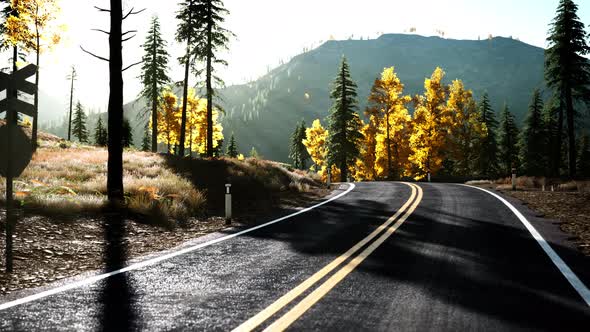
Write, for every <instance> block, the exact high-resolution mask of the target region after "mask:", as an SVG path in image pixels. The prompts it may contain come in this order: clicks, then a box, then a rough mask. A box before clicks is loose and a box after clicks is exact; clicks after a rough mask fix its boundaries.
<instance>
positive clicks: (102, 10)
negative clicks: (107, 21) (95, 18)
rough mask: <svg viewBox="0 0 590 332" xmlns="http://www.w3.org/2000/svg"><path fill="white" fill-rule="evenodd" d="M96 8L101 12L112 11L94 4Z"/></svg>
mask: <svg viewBox="0 0 590 332" xmlns="http://www.w3.org/2000/svg"><path fill="white" fill-rule="evenodd" d="M94 8H96V9H98V11H99V12H108V13H110V12H111V11H110V10H109V9H104V8H100V7H97V6H94Z"/></svg>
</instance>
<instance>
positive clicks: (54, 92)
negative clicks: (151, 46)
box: [31, 0, 590, 111]
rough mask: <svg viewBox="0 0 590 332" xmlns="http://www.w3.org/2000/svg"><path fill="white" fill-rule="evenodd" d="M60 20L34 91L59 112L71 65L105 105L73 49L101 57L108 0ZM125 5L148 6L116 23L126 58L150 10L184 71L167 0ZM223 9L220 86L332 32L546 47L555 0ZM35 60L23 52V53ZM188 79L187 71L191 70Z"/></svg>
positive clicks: (261, 3) (96, 70)
mask: <svg viewBox="0 0 590 332" xmlns="http://www.w3.org/2000/svg"><path fill="white" fill-rule="evenodd" d="M58 1H59V3H60V5H61V8H62V10H61V13H60V16H59V23H60V24H64V25H66V26H67V27H66V30H65V31H64V32H63V39H62V42H61V44H60V45H59V47H56V48H55V49H54V50H53V51H51V52H46V53H44V54H42V58H41V74H40V75H41V76H40V79H41V83H40V89H41V90H43V91H44V92H46V93H47V94H49V95H50V96H52V97H53V98H54V99H56V100H57V101H60V102H61V101H63V105H64V111H65V109H66V105H67V104H68V101H69V81H68V80H67V79H66V76H67V75H68V73H69V71H70V68H71V66H75V67H76V68H77V71H78V76H79V79H78V82H77V83H76V87H77V88H76V92H75V96H74V98H75V100H80V102H81V103H82V104H83V105H85V106H86V107H87V109H94V110H101V111H104V110H106V105H107V102H108V64H107V63H106V62H103V61H100V60H97V59H95V58H93V57H91V56H89V55H87V54H85V53H83V52H82V51H81V50H80V46H83V47H84V48H85V49H87V50H89V51H92V52H94V53H96V54H99V55H102V56H105V57H106V56H108V44H107V36H106V35H104V34H102V33H99V32H95V31H92V30H91V29H94V28H100V29H105V30H108V23H109V21H108V15H107V14H105V13H99V12H98V11H97V10H96V9H95V8H94V6H99V7H103V8H108V6H109V2H108V1H106V0H58ZM123 3H124V8H126V9H130V8H132V7H135V8H136V9H143V8H145V9H146V10H145V11H144V12H143V13H141V14H140V15H135V16H131V17H130V19H128V20H126V21H125V23H124V30H125V29H126V30H138V34H137V37H135V38H134V39H132V40H131V41H129V42H126V43H125V44H124V48H123V58H124V66H125V65H126V64H131V63H134V62H137V61H139V60H140V59H141V56H142V54H143V50H142V48H141V45H142V43H143V42H144V40H145V33H146V32H147V30H148V28H149V22H150V19H151V17H152V16H153V15H158V16H159V17H160V19H161V24H162V34H163V37H164V39H166V40H167V41H168V43H169V50H168V51H169V53H170V54H171V55H172V57H171V61H170V71H169V74H170V76H171V78H172V80H173V81H180V80H182V78H183V68H182V66H181V65H180V64H179V63H178V61H177V58H178V57H179V56H180V55H181V54H182V52H183V49H184V47H183V46H182V45H179V44H178V43H176V42H175V41H174V35H175V31H176V26H177V24H178V22H177V20H176V18H175V12H176V11H177V9H178V1H175V0H124V1H123ZM224 3H225V6H226V8H227V9H228V10H229V11H230V15H229V16H228V17H227V18H226V24H225V27H226V28H228V29H229V30H231V31H233V32H234V33H235V34H236V35H237V37H236V38H234V39H232V41H231V44H230V45H229V47H230V49H229V51H228V52H227V53H226V54H224V56H223V57H224V58H225V59H226V60H227V61H228V62H229V66H228V67H227V68H224V69H222V70H221V71H220V76H221V77H222V78H223V79H224V80H225V82H226V84H227V85H231V84H240V83H245V82H247V81H249V80H252V79H256V78H258V77H260V76H261V75H264V74H265V73H266V72H267V70H268V68H274V67H276V66H277V65H278V64H279V62H280V61H281V60H284V61H288V60H289V59H290V58H291V57H293V56H295V55H297V54H299V53H301V51H302V50H303V48H304V47H306V48H310V47H317V46H319V45H320V44H321V42H323V41H325V40H328V39H330V38H331V37H333V38H335V39H337V40H338V39H348V38H350V37H352V38H353V39H359V38H360V37H363V38H365V39H366V38H367V37H369V38H377V37H378V36H379V35H380V34H382V33H405V32H407V31H409V29H410V28H412V27H414V28H416V32H415V33H417V34H420V35H425V36H432V35H437V31H444V32H445V38H452V39H478V37H481V38H482V39H483V38H487V37H488V35H490V34H491V35H492V36H504V37H509V36H512V37H513V38H518V39H520V40H521V41H523V42H525V43H528V44H532V45H535V46H539V47H546V42H545V39H546V35H547V31H548V25H549V23H550V22H551V20H552V18H553V17H554V15H555V9H556V7H557V4H558V0H518V1H516V0H487V1H484V0H447V1H441V0H412V1H407V0H405V1H399V0H384V1H381V0H364V1H360V2H359V1H355V0H290V1H286V0H280V1H279V0H247V1H246V0H225V1H224ZM576 3H577V4H578V6H579V11H578V16H579V17H580V18H581V20H582V22H584V23H585V24H590V1H587V0H577V1H576ZM32 60H33V58H32V57H31V61H32ZM139 75H140V68H139V66H136V67H134V68H132V69H130V70H128V71H126V72H125V73H124V81H125V90H124V92H125V102H130V101H132V100H134V99H135V98H136V97H137V95H138V94H139V92H140V91H141V83H140V80H139V79H138V76H139ZM189 83H190V84H191V85H192V84H194V83H195V78H194V77H193V78H191V79H190V82H189Z"/></svg>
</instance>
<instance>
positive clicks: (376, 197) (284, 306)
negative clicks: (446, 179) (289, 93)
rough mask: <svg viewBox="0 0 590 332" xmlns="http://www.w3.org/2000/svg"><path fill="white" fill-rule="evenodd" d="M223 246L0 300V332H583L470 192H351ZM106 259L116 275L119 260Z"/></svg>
mask: <svg viewBox="0 0 590 332" xmlns="http://www.w3.org/2000/svg"><path fill="white" fill-rule="evenodd" d="M342 187H343V188H345V187H346V185H343V186H342ZM339 192H342V190H340V191H339ZM335 194H338V192H337V193H335ZM515 205H516V204H515ZM516 207H517V208H518V209H519V210H520V211H521V212H522V213H523V214H524V216H525V217H526V218H527V219H528V220H530V221H531V223H532V224H533V225H534V226H535V227H536V228H537V230H538V231H539V232H540V233H541V235H542V236H543V237H544V238H545V239H546V240H547V242H548V243H549V244H550V245H551V247H552V248H553V249H554V250H555V252H556V253H557V254H558V255H559V256H560V257H561V258H563V260H564V261H565V262H566V263H567V265H568V267H570V268H571V269H572V271H573V272H574V273H575V274H576V276H577V277H579V279H580V280H581V281H582V282H583V283H585V284H586V285H590V284H589V281H590V275H589V274H590V271H589V270H590V268H588V266H590V265H588V260H587V259H585V258H583V257H582V256H581V255H580V254H579V253H577V252H576V251H575V250H573V249H572V248H571V245H569V244H568V243H567V242H566V241H565V240H566V239H565V237H564V236H563V235H562V234H561V233H559V232H558V231H557V228H556V226H555V225H553V224H551V223H550V222H546V221H541V222H540V220H538V219H537V218H536V217H535V216H534V215H532V214H531V212H530V211H528V209H526V208H525V207H522V206H519V205H516ZM237 231H239V230H237ZM231 232H234V233H235V232H236V230H234V231H230V233H231ZM107 235H108V234H107ZM225 235H227V234H212V235H210V236H207V237H204V238H201V239H198V240H196V241H194V242H192V243H190V244H189V245H187V247H189V248H190V246H195V245H197V246H203V247H202V248H199V249H197V250H193V251H189V252H187V253H184V254H182V255H178V256H175V257H171V258H169V259H166V260H162V261H159V262H156V263H154V264H151V265H146V266H140V267H139V268H138V269H132V270H130V271H127V272H124V273H118V274H115V275H113V276H110V277H108V278H105V279H102V280H99V281H97V282H93V283H89V284H87V285H83V286H80V287H74V288H72V289H67V290H63V289H58V291H56V293H55V294H53V295H49V296H44V297H40V298H38V299H34V300H31V301H28V302H25V303H21V304H18V305H13V306H10V307H8V308H3V309H2V303H1V301H0V330H9V331H44V330H71V331H81V330H108V331H116V330H207V331H210V330H224V331H225V330H232V329H235V328H238V330H249V329H250V328H255V329H256V330H262V329H265V328H269V329H281V328H288V329H291V330H330V331H332V330H336V331H338V330H339V331H360V330H372V331H373V330H376V331H474V330H477V331H519V330H535V331H538V330H558V331H588V330H590V307H589V306H588V304H587V303H585V302H584V299H583V298H582V296H581V295H580V294H579V293H578V291H576V290H575V289H574V287H572V285H571V284H570V283H569V282H568V281H567V279H566V277H564V275H563V274H562V272H560V270H558V268H556V266H555V265H554V263H553V262H552V260H551V259H550V258H549V256H548V255H547V254H546V253H545V252H544V251H543V250H542V249H541V246H540V245H539V244H538V243H537V241H536V240H535V239H534V238H533V237H532V236H531V234H530V233H529V231H528V230H527V229H526V228H525V226H523V223H522V222H521V221H520V220H519V219H518V218H517V217H516V215H515V214H514V213H513V212H512V211H511V210H510V209H509V208H508V207H507V206H506V205H504V204H503V203H502V202H500V201H499V200H498V199H497V198H495V197H493V196H491V195H490V194H488V193H485V192H483V191H480V190H478V189H474V188H469V187H465V186H459V185H453V184H424V183H421V184H419V186H415V185H408V184H403V183H385V182H376V183H358V184H356V187H355V188H354V190H352V191H351V192H349V193H348V194H346V195H344V196H342V197H340V198H338V199H336V200H334V201H332V202H329V203H327V204H325V205H322V206H320V207H318V208H315V209H313V210H310V211H308V212H305V213H302V214H299V215H297V216H294V217H292V218H289V219H286V220H283V221H281V222H277V223H275V224H273V225H270V226H267V227H263V228H260V229H257V230H255V231H252V232H248V233H245V234H242V235H240V236H236V237H233V238H230V239H227V240H223V241H219V239H221V238H222V237H223V236H225ZM216 239H217V240H218V241H219V242H217V243H214V244H211V245H205V243H207V242H208V241H212V240H213V241H214V240H216ZM109 252H110V253H111V254H112V256H113V257H114V258H113V260H114V261H115V263H112V262H110V263H112V264H111V266H116V265H117V264H118V263H117V262H118V261H120V259H122V258H121V257H120V256H121V253H120V252H118V251H117V248H110V249H109ZM117 258H118V259H117ZM81 279H83V278H78V279H77V280H81ZM72 282H76V280H69V281H66V282H64V283H62V284H60V285H54V286H52V287H49V288H47V289H54V287H57V286H61V287H64V286H65V287H67V286H68V285H71V283H72ZM47 289H44V290H47ZM40 291H43V290H32V291H25V292H22V293H19V294H17V295H16V297H17V298H19V297H20V298H22V297H26V296H31V295H34V294H38V293H39V292H40ZM6 304H7V302H4V306H6Z"/></svg>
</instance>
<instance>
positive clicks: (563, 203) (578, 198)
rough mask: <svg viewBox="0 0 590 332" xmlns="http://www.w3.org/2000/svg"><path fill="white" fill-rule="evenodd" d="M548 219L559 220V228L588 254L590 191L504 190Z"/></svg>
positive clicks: (589, 254) (589, 252)
mask: <svg viewBox="0 0 590 332" xmlns="http://www.w3.org/2000/svg"><path fill="white" fill-rule="evenodd" d="M504 193H506V194H508V195H511V196H513V197H516V198H518V199H519V200H521V201H523V202H525V203H526V204H528V206H529V207H530V208H531V209H533V210H535V211H537V212H540V213H542V214H543V215H544V217H545V218H548V219H556V220H559V222H560V224H559V227H560V228H561V230H563V231H564V232H566V233H567V234H570V235H571V237H570V240H571V241H572V242H574V243H575V244H576V246H577V247H578V249H579V250H580V251H581V252H583V253H584V254H585V255H587V256H590V193H589V192H551V191H544V192H543V191H505V192H504Z"/></svg>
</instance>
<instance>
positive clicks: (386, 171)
mask: <svg viewBox="0 0 590 332" xmlns="http://www.w3.org/2000/svg"><path fill="white" fill-rule="evenodd" d="M403 91H404V85H403V84H402V83H401V81H400V79H399V78H398V77H397V74H396V73H395V68H394V67H389V68H385V69H384V70H383V72H382V73H381V77H380V78H379V79H377V80H375V82H374V84H373V87H372V88H371V93H370V95H369V108H368V109H367V115H368V116H372V115H375V116H376V117H377V118H378V119H379V121H378V123H379V127H378V128H379V130H378V134H377V136H376V139H377V147H376V156H377V160H376V167H377V174H378V176H384V177H387V178H389V179H394V178H397V179H399V178H400V177H401V176H402V174H403V173H404V171H405V169H406V167H407V164H408V161H407V160H408V149H407V146H408V142H407V141H408V134H409V132H408V126H409V122H410V120H411V117H410V115H409V112H408V109H407V107H406V105H407V104H408V103H409V102H410V101H411V100H412V99H411V97H410V96H404V95H403Z"/></svg>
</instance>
